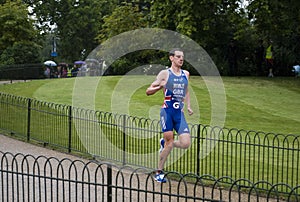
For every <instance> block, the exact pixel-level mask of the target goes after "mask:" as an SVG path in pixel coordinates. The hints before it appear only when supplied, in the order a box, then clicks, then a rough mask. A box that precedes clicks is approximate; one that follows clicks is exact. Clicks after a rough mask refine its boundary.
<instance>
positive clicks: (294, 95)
mask: <svg viewBox="0 0 300 202" xmlns="http://www.w3.org/2000/svg"><path fill="white" fill-rule="evenodd" d="M154 78H155V77H154V76H109V77H101V78H100V79H99V78H97V77H84V78H77V80H76V79H75V78H67V79H50V80H33V81H30V82H25V83H13V84H8V85H0V92H3V93H8V94H14V95H18V96H23V97H30V98H35V99H37V100H42V101H47V102H53V103H60V104H66V105H72V104H78V105H79V107H83V108H94V109H96V110H100V111H107V112H114V113H120V114H130V115H132V116H138V117H145V118H151V119H158V118H159V116H158V114H159V113H158V110H159V108H160V106H161V104H162V99H163V98H162V96H163V95H162V92H158V93H157V94H155V95H153V96H149V97H148V96H146V94H145V90H146V88H147V87H148V86H149V85H150V83H151V82H152V81H153V80H154ZM78 79H80V80H78ZM222 80H223V83H224V87H225V94H226V103H225V104H226V105H225V106H226V119H225V127H227V128H238V129H245V130H255V131H264V132H273V133H282V134H299V133H300V132H299V131H300V119H299V118H300V79H296V78H292V77H281V78H279V77H278V78H272V79H270V78H262V77H223V78H222ZM74 88H76V89H77V90H78V89H79V88H82V89H81V90H80V91H77V90H74ZM190 91H191V92H193V93H194V95H195V98H193V99H192V107H193V109H194V111H195V115H194V116H192V117H188V120H189V121H190V122H192V123H202V124H210V121H211V98H210V95H209V93H208V90H207V86H206V83H205V82H204V81H203V79H202V78H201V77H197V76H192V77H191V79H190ZM93 96H95V97H93ZM195 99H196V101H195Z"/></svg>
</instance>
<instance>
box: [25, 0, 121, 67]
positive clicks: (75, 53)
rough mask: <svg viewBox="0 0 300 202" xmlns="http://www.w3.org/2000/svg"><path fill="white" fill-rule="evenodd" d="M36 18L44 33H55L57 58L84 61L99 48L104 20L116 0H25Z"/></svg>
mask: <svg viewBox="0 0 300 202" xmlns="http://www.w3.org/2000/svg"><path fill="white" fill-rule="evenodd" d="M25 1H26V2H27V3H28V4H29V5H30V6H31V7H32V8H33V9H32V10H33V12H32V14H34V15H36V17H37V20H38V22H39V23H38V26H39V28H40V30H41V31H45V30H46V31H47V32H49V31H50V32H53V34H54V35H55V36H56V37H57V38H58V39H59V40H58V45H57V49H58V55H59V56H60V58H62V59H65V60H67V61H69V62H73V61H74V60H79V59H84V57H85V56H86V55H85V54H83V53H86V54H88V53H89V52H90V51H92V50H93V49H94V48H96V47H97V45H98V42H97V40H96V36H97V33H98V32H99V30H100V29H101V25H102V23H103V20H102V18H103V17H104V16H105V15H108V14H110V13H111V10H112V9H113V8H114V7H115V6H116V5H115V4H116V0H113V1H106V0H89V1H86V0H78V1H73V0H65V1H60V0H49V1H39V0H25Z"/></svg>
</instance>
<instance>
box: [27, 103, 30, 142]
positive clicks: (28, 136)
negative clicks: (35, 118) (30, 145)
mask: <svg viewBox="0 0 300 202" xmlns="http://www.w3.org/2000/svg"><path fill="white" fill-rule="evenodd" d="M30 119H31V99H30V98H28V105H27V141H29V140H30Z"/></svg>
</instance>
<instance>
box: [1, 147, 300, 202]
mask: <svg viewBox="0 0 300 202" xmlns="http://www.w3.org/2000/svg"><path fill="white" fill-rule="evenodd" d="M166 177H167V178H168V181H167V183H164V184H160V183H157V182H155V180H154V179H153V172H152V171H151V170H147V169H142V168H138V169H133V168H130V167H123V166H115V165H112V164H110V163H105V162H99V161H87V160H80V159H78V160H71V159H68V158H63V159H58V158H56V157H45V156H32V155H24V154H12V153H8V152H1V151H0V201H101V202H102V201H107V202H110V201H281V200H285V201H298V200H300V195H299V191H300V186H297V187H294V188H291V187H289V186H287V185H283V184H275V185H271V184H268V183H266V182H265V181H261V182H257V183H252V182H250V181H249V180H246V179H237V180H233V179H231V178H230V177H226V178H225V177H223V178H214V177H213V176H211V175H201V176H197V175H195V174H186V175H182V174H180V173H178V172H167V173H166ZM228 181H231V184H230V185H229V186H228V183H227V182H228ZM260 183H261V184H267V185H268V186H269V191H267V192H261V190H260ZM245 185H247V186H245ZM224 186H227V187H228V188H227V189H224ZM282 187H286V190H287V193H286V194H281V193H280V190H281V189H282Z"/></svg>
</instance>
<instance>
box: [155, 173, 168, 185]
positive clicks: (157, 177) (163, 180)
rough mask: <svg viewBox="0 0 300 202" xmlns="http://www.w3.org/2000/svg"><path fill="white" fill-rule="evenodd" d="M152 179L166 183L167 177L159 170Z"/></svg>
mask: <svg viewBox="0 0 300 202" xmlns="http://www.w3.org/2000/svg"><path fill="white" fill-rule="evenodd" d="M154 179H155V180H156V181H157V182H160V183H166V182H167V179H166V178H165V174H164V173H163V172H160V173H158V174H156V175H155V177H154Z"/></svg>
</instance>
